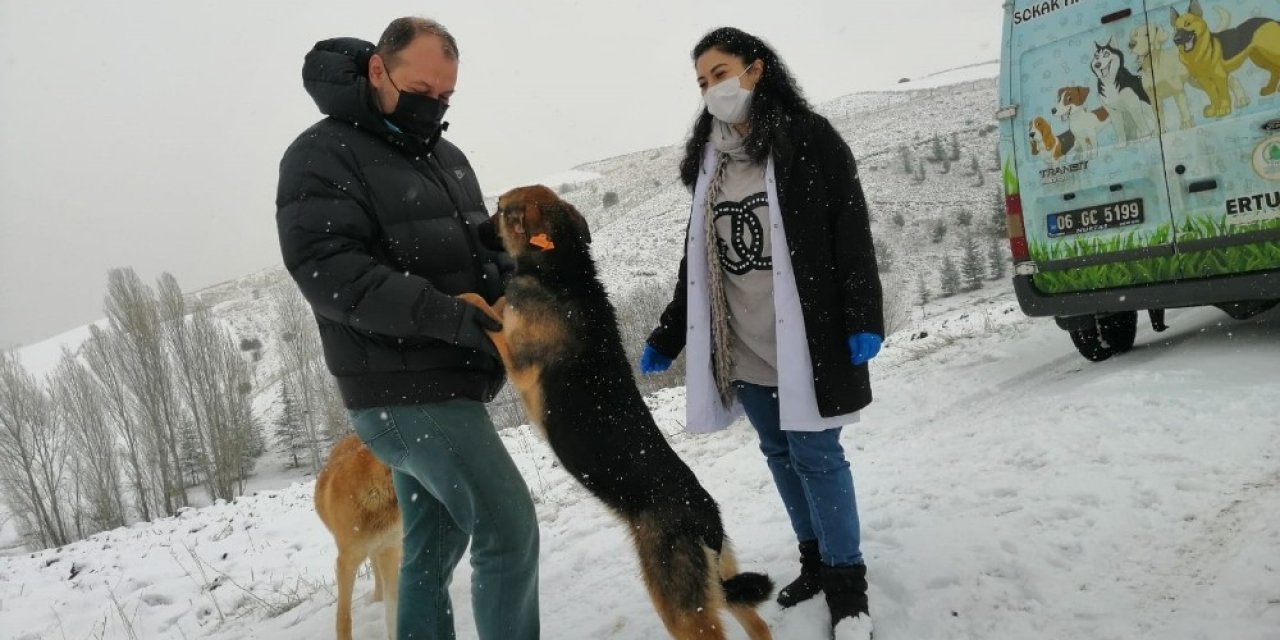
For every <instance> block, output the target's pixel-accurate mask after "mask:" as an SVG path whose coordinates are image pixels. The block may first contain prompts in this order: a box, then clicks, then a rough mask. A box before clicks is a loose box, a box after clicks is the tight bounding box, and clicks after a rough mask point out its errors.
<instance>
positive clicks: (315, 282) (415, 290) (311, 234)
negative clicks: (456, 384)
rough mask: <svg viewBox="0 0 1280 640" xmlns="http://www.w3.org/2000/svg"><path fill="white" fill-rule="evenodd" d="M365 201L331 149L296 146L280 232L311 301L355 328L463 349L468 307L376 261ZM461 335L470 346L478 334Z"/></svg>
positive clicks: (283, 189) (287, 169)
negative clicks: (460, 342)
mask: <svg viewBox="0 0 1280 640" xmlns="http://www.w3.org/2000/svg"><path fill="white" fill-rule="evenodd" d="M313 140H323V138H315V139H313ZM365 195H366V194H364V192H363V187H362V181H361V179H360V177H359V175H358V174H357V172H356V171H355V170H354V167H352V166H351V164H350V163H349V160H348V159H347V158H344V157H342V156H341V155H340V154H339V153H335V151H334V150H333V149H327V148H325V145H324V144H323V143H321V142H312V141H303V142H300V143H295V145H294V146H293V147H291V148H290V149H289V151H287V152H286V153H285V157H284V159H283V160H282V161H281V163H280V184H279V190H278V193H277V198H276V206H277V209H276V225H277V227H278V231H279V234H280V249H281V252H282V253H283V256H284V263H285V267H286V268H287V269H288V270H289V273H290V275H292V276H293V279H294V281H296V282H297V283H298V288H299V289H301V290H302V294H303V296H304V297H305V298H306V299H307V301H308V302H309V303H311V307H312V309H314V310H315V312H316V313H317V314H319V315H320V316H322V317H325V318H327V319H329V320H332V321H334V322H337V323H340V324H344V325H347V326H350V327H353V328H355V329H360V330H363V331H369V332H372V333H377V334H381V335H386V336H392V337H398V338H409V337H431V338H436V339H438V340H442V341H445V342H450V343H458V338H459V334H460V328H462V327H461V325H462V324H463V321H464V319H465V318H464V306H465V303H463V302H462V301H460V300H458V299H456V298H454V297H453V296H450V295H447V294H444V293H442V292H440V291H439V290H437V289H436V288H435V287H434V286H432V284H431V283H430V282H429V281H428V280H427V279H425V278H422V277H419V276H415V275H411V274H408V273H402V272H398V271H396V270H394V269H392V268H391V267H390V266H388V265H386V264H382V263H380V262H378V260H376V259H375V258H374V255H373V253H374V252H373V250H372V247H373V246H374V242H375V227H374V223H373V220H372V218H371V214H370V213H368V212H367V209H366V203H367V202H368V199H367V198H366V197H365ZM461 333H462V334H463V338H464V341H467V342H470V341H471V340H470V339H469V338H470V337H471V336H472V335H473V334H474V333H475V332H468V331H465V330H463V331H461ZM464 346H470V347H473V348H474V347H478V346H479V345H472V344H467V345H464Z"/></svg>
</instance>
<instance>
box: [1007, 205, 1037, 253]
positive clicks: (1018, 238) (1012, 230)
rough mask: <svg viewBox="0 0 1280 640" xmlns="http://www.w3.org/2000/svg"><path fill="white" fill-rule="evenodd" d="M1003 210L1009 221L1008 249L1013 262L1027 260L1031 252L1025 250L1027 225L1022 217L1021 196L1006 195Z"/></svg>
mask: <svg viewBox="0 0 1280 640" xmlns="http://www.w3.org/2000/svg"><path fill="white" fill-rule="evenodd" d="M1004 210H1005V215H1006V217H1007V218H1008V222H1009V251H1010V252H1011V253H1012V254H1013V262H1014V264H1017V263H1020V262H1029V261H1030V260H1031V252H1030V251H1028V250H1027V227H1026V224H1025V223H1024V221H1023V219H1022V196H1021V195H1019V194H1017V193H1015V194H1013V195H1006V196H1005V198H1004Z"/></svg>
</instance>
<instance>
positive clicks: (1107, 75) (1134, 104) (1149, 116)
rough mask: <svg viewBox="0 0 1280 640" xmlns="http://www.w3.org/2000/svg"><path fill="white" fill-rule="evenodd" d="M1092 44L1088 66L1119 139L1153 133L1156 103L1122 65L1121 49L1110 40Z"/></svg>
mask: <svg viewBox="0 0 1280 640" xmlns="http://www.w3.org/2000/svg"><path fill="white" fill-rule="evenodd" d="M1094 47H1095V49H1094V52H1093V64H1092V65H1090V66H1091V68H1092V69H1093V75H1094V76H1095V77H1097V79H1098V96H1099V97H1100V98H1101V99H1102V104H1103V106H1105V107H1106V109H1107V112H1108V113H1110V114H1111V116H1112V118H1111V120H1112V121H1113V122H1114V123H1115V129H1116V135H1117V136H1118V137H1119V138H1120V143H1121V144H1124V143H1126V142H1129V141H1131V140H1138V139H1141V138H1149V137H1151V136H1154V135H1156V131H1157V129H1158V128H1159V124H1158V123H1157V122H1156V110H1155V107H1154V106H1153V105H1152V102H1151V97H1150V96H1149V95H1148V94H1147V90H1146V89H1145V88H1143V86H1142V78H1141V77H1139V76H1138V75H1137V74H1135V73H1133V72H1132V71H1129V69H1128V67H1126V66H1125V61H1124V52H1122V51H1120V50H1119V49H1117V48H1116V47H1115V46H1114V45H1112V44H1111V43H1109V42H1108V43H1107V44H1097V43H1094Z"/></svg>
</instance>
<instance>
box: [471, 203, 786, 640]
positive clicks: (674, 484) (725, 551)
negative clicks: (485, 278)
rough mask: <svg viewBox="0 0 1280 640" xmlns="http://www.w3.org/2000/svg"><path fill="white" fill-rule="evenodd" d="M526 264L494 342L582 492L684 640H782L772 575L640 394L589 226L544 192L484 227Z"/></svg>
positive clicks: (501, 309)
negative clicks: (732, 634)
mask: <svg viewBox="0 0 1280 640" xmlns="http://www.w3.org/2000/svg"><path fill="white" fill-rule="evenodd" d="M481 231H482V237H483V239H484V241H485V244H487V245H489V246H490V247H493V248H496V247H495V245H497V244H500V245H501V247H502V248H504V249H505V250H506V251H507V253H509V254H510V255H511V256H512V257H513V258H515V260H516V271H515V276H514V277H513V278H512V280H511V282H510V284H509V285H508V286H507V295H506V298H504V299H503V300H502V301H499V303H498V304H497V305H496V307H495V308H492V309H491V308H490V307H489V305H488V304H486V303H485V301H484V300H483V299H481V298H480V297H479V296H475V295H471V294H464V295H463V296H460V297H461V298H462V299H463V300H465V301H467V302H469V303H471V304H473V305H475V306H477V307H479V308H480V309H481V310H483V311H485V312H487V313H490V314H491V315H492V316H493V317H494V318H498V319H500V320H501V322H502V330H501V332H495V333H490V334H489V335H490V337H491V338H492V339H493V342H494V345H495V346H496V347H497V349H498V353H499V355H500V356H501V358H502V362H503V365H504V366H505V367H506V369H507V373H508V375H509V378H510V380H511V382H512V384H513V385H514V386H515V387H516V389H517V390H518V391H519V394H520V398H521V401H522V403H523V404H524V408H525V413H526V415H527V416H528V418H529V420H530V421H532V422H533V423H534V425H535V426H536V427H538V428H539V429H541V431H542V433H543V435H544V436H545V437H546V439H547V442H548V444H550V446H551V449H552V450H553V451H554V452H555V454H556V457H557V458H558V459H559V460H560V462H561V464H562V465H563V466H564V468H565V470H566V471H568V472H569V473H570V474H571V475H572V476H573V477H574V478H575V479H576V480H577V481H578V482H579V483H581V484H582V485H583V486H584V487H585V488H586V489H587V490H589V491H590V492H591V493H592V494H593V495H594V496H595V497H596V498H598V499H599V500H600V501H601V502H603V503H604V504H605V505H606V506H607V507H608V508H609V510H610V511H611V512H613V513H614V515H616V516H617V517H618V518H619V519H621V520H622V521H623V522H624V523H626V525H627V529H628V531H629V532H630V535H631V539H632V542H633V544H634V546H635V550H636V554H637V555H638V556H639V561H640V571H641V574H642V576H643V578H644V582H645V586H646V587H647V589H648V592H649V597H650V599H651V600H652V601H653V605H654V608H655V609H657V612H658V616H659V617H660V618H661V619H662V622H663V624H664V625H665V626H666V628H667V631H668V632H669V633H670V634H671V636H672V637H674V638H677V639H678V640H722V639H723V638H725V632H724V627H723V621H722V620H721V619H720V613H721V612H722V611H724V610H725V609H727V610H728V612H729V613H730V614H732V615H733V616H734V618H736V619H737V621H738V623H739V624H741V625H742V626H743V628H744V629H746V631H747V634H748V635H749V636H750V637H751V640H771V638H772V635H771V634H770V632H769V627H768V625H767V624H766V623H765V621H764V619H762V618H761V617H760V615H759V614H758V613H757V612H756V607H758V606H759V605H760V604H762V603H763V602H764V601H765V600H767V599H768V598H769V595H770V593H771V592H772V591H773V583H772V582H771V581H770V580H769V578H768V577H767V576H765V575H762V574H758V573H741V572H739V571H738V566H737V561H736V559H735V558H734V554H733V549H732V547H731V546H730V544H729V539H728V538H727V537H726V536H725V532H724V525H723V522H722V521H721V519H720V511H719V507H718V506H717V505H716V502H715V500H714V499H712V497H711V495H710V494H708V493H707V491H706V490H705V489H704V488H703V487H702V485H701V484H699V482H698V479H697V477H696V476H694V474H693V471H692V470H690V469H689V467H688V466H687V465H685V463H684V462H683V461H682V460H681V459H680V458H679V456H677V455H676V453H675V451H674V450H672V449H671V446H670V445H669V444H668V443H667V440H666V438H665V436H663V434H662V432H661V431H660V430H659V429H658V425H657V423H655V422H654V420H653V416H652V415H651V414H650V413H649V408H648V407H647V406H646V405H645V403H644V398H643V397H641V395H640V391H639V389H637V388H636V383H635V378H634V375H633V373H632V370H631V364H630V362H629V361H628V360H627V357H626V353H625V351H624V350H623V347H622V337H621V334H620V333H619V331H618V323H617V317H616V313H615V311H614V308H613V305H612V304H610V303H609V298H608V296H607V294H606V292H605V288H604V285H603V284H602V283H601V282H600V279H599V277H598V276H597V273H596V266H595V262H594V261H593V260H592V257H591V252H590V250H589V247H588V243H590V241H591V233H590V231H589V230H588V228H587V222H586V220H585V219H584V218H583V217H582V215H581V214H579V213H578V212H577V210H576V209H574V208H573V207H572V206H571V205H569V204H568V203H566V202H564V201H562V200H560V198H558V197H557V196H556V195H555V193H554V192H552V191H551V190H550V189H548V188H546V187H542V186H535V187H525V188H521V189H515V190H512V191H509V192H507V193H506V194H504V195H503V196H502V197H500V198H499V199H498V212H497V213H496V214H495V215H494V216H493V217H492V218H491V219H490V220H489V222H487V223H486V224H485V225H484V227H482V229H481Z"/></svg>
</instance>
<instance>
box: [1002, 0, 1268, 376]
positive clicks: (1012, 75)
mask: <svg viewBox="0 0 1280 640" xmlns="http://www.w3.org/2000/svg"><path fill="white" fill-rule="evenodd" d="M1004 6H1005V9H1006V13H1005V25H1004V45H1003V56H1002V58H1003V59H1002V64H1001V75H1000V100H1001V107H1000V110H999V112H998V114H997V117H998V118H999V119H1000V124H1001V139H1000V157H1001V163H1002V165H1003V170H1004V187H1005V195H1006V207H1007V210H1008V219H1009V238H1010V245H1011V247H1012V250H1013V258H1014V262H1015V267H1016V268H1015V273H1016V275H1015V277H1014V286H1015V290H1016V291H1017V295H1018V300H1019V303H1020V304H1021V306H1022V309H1023V311H1024V312H1026V313H1027V314H1028V315H1031V316H1053V317H1055V318H1056V319H1057V320H1058V324H1059V325H1060V326H1061V327H1062V328H1063V329H1066V330H1067V331H1069V332H1070V333H1071V337H1072V339H1073V340H1074V342H1075V344H1076V346H1077V347H1078V348H1079V350H1080V352H1081V354H1083V355H1084V356H1085V357H1087V358H1089V359H1090V360H1095V361H1097V360H1103V359H1106V358H1108V357H1110V356H1112V355H1114V354H1116V353H1120V352H1124V351H1127V350H1129V349H1130V348H1132V347H1133V342H1134V336H1135V334H1136V331H1137V319H1138V312H1139V311H1143V310H1156V311H1157V313H1155V314H1153V316H1152V322H1153V325H1154V326H1155V327H1156V328H1157V329H1161V328H1162V327H1163V323H1162V321H1161V318H1162V314H1161V313H1159V312H1158V311H1159V310H1163V309H1165V308H1172V307H1189V306H1200V305H1216V306H1219V307H1221V308H1223V309H1224V310H1226V311H1227V312H1228V313H1230V314H1231V315H1232V316H1233V317H1236V318H1246V317H1249V316H1251V315H1253V314H1256V313H1260V312H1261V311H1264V310H1266V309H1267V308H1270V307H1271V306H1274V305H1275V304H1277V302H1280V92H1278V91H1277V88H1278V86H1277V85H1280V2H1277V0H1145V1H1143V0H1012V1H1008V2H1006V3H1005V5H1004Z"/></svg>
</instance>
